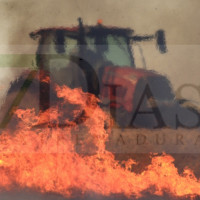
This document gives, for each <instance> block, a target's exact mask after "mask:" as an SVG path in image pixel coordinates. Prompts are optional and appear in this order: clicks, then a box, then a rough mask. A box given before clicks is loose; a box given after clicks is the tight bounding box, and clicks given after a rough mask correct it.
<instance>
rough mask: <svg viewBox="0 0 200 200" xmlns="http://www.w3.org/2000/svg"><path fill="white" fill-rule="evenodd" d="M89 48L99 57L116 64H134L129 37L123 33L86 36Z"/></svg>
mask: <svg viewBox="0 0 200 200" xmlns="http://www.w3.org/2000/svg"><path fill="white" fill-rule="evenodd" d="M86 44H87V49H88V50H90V51H92V52H94V53H95V55H96V57H97V59H98V58H99V60H102V61H103V62H104V63H109V65H114V66H121V67H123V66H132V57H131V56H132V55H131V52H130V50H129V46H128V44H127V38H126V37H124V36H121V35H116V34H115V35H113V34H112V35H111V34H102V35H92V36H91V35H90V36H87V37H86Z"/></svg>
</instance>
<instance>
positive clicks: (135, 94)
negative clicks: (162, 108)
mask: <svg viewBox="0 0 200 200" xmlns="http://www.w3.org/2000/svg"><path fill="white" fill-rule="evenodd" d="M146 87H148V88H149V89H150V91H151V93H152V94H153V97H154V98H155V99H156V100H157V101H159V100H162V101H164V100H167V101H169V100H173V99H174V94H173V91H172V89H171V85H170V82H169V81H168V80H167V79H166V78H165V77H164V76H162V75H160V74H158V73H156V72H154V71H150V70H144V69H135V68H132V67H117V66H116V67H113V66H108V67H105V70H104V73H103V76H102V85H101V92H100V96H101V99H102V102H103V103H104V104H108V103H109V104H110V106H111V107H124V108H125V109H126V110H127V111H129V112H131V111H132V110H133V108H134V105H136V104H137V103H138V101H139V100H140V98H141V96H142V94H143V93H144V91H145V88H146Z"/></svg>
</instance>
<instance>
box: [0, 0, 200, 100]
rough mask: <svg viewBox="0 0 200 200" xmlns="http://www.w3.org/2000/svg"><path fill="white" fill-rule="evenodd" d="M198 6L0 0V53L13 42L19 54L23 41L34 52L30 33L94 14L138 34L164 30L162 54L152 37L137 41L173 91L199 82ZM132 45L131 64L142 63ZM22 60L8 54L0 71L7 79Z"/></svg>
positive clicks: (195, 0) (151, 1)
mask: <svg viewBox="0 0 200 200" xmlns="http://www.w3.org/2000/svg"><path fill="white" fill-rule="evenodd" d="M199 7H200V1H199V0H176V1H173V0H168V1H166V0H124V1H120V0H101V1H100V0H84V1H83V0H57V1H54V0H42V1H39V0H34V1H33V0H19V1H16V0H15V1H13V0H0V24H1V31H0V42H1V43H0V52H1V54H7V53H9V54H10V53H12V50H13V48H14V47H13V45H15V46H16V45H18V47H17V49H18V50H17V51H16V52H17V53H18V54H20V52H24V51H23V48H24V46H23V45H34V46H33V48H32V50H31V51H32V53H34V52H35V51H36V48H37V41H34V40H32V39H31V38H30V37H29V33H30V32H32V31H34V30H37V29H40V28H46V27H61V26H62V27H71V26H76V25H77V24H78V22H77V18H78V17H82V19H83V23H85V24H88V25H95V24H96V22H97V20H98V19H102V20H103V24H105V25H108V26H119V27H130V28H132V29H134V31H135V33H136V34H141V35H145V34H155V32H156V31H157V30H158V29H164V30H165V33H166V41H167V48H168V53H167V54H164V55H160V54H159V52H158V51H157V50H156V48H155V41H152V42H149V43H142V44H141V46H142V48H143V54H144V57H145V61H146V65H147V69H152V70H155V71H157V72H159V73H161V74H164V75H166V76H167V77H168V78H169V79H170V81H171V83H172V85H173V88H174V90H175V91H176V90H177V89H178V88H179V87H180V86H181V85H183V84H185V83H191V84H195V85H199V84H200V83H199V75H198V74H199V71H200V70H199V64H200V57H199V53H198V52H199V50H200V48H199V44H200V27H199V26H198V21H199V19H200V12H199ZM20 45H22V46H20ZM133 50H134V53H135V54H134V55H135V59H136V61H137V62H136V65H137V66H138V67H140V68H142V67H143V63H142V62H141V58H140V57H141V55H140V53H138V46H137V45H136V46H134V47H133ZM16 52H15V53H16ZM23 62H25V61H24V57H20V56H19V58H17V59H13V58H12V57H7V58H6V61H4V60H2V59H1V58H0V66H1V68H2V67H8V68H10V70H4V71H6V73H7V74H6V73H5V76H8V77H9V76H10V77H12V78H13V75H12V74H15V71H16V70H14V69H13V68H12V67H14V68H16V67H20V66H22V65H23ZM31 62H33V61H32V60H31V59H30V60H29V59H27V60H26V62H25V63H28V65H27V67H29V66H31ZM137 63H138V64H137ZM24 65H26V64H24ZM2 71H3V70H2ZM8 71H10V74H8ZM12 78H11V79H12ZM9 81H10V80H9V78H8V81H7V82H8V83H9ZM0 82H1V80H0ZM4 84H6V83H5V82H4ZM185 95H186V97H188V98H192V99H195V100H197V101H199V102H200V99H199V95H198V93H197V91H194V92H191V90H190V89H187V91H185Z"/></svg>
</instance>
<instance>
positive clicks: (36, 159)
mask: <svg viewBox="0 0 200 200" xmlns="http://www.w3.org/2000/svg"><path fill="white" fill-rule="evenodd" d="M56 91H57V96H58V97H59V98H61V99H63V102H62V103H61V104H60V105H59V106H57V107H53V108H50V110H48V111H47V112H44V113H42V114H41V115H40V116H37V115H36V114H35V111H34V109H27V110H21V109H19V110H17V111H16V113H15V115H16V116H17V117H18V119H19V120H18V121H19V122H18V124H17V127H16V130H15V131H14V132H11V131H10V130H4V132H3V133H2V134H1V135H0V144H1V145H0V189H1V190H5V189H6V190H11V189H12V188H13V187H14V186H16V184H17V185H18V186H19V187H20V188H26V187H29V188H33V189H37V190H38V191H40V192H55V193H59V194H61V195H63V196H66V197H70V196H71V195H72V193H73V192H72V191H73V189H79V190H81V191H82V193H85V192H88V191H94V192H95V193H98V194H101V195H105V196H109V195H111V194H123V195H125V196H127V197H128V198H133V197H134V198H139V197H141V195H142V193H143V192H144V191H148V192H150V193H152V194H155V195H163V194H164V193H165V192H167V193H169V194H170V195H172V196H177V197H182V196H190V197H192V196H194V195H200V181H199V180H197V178H196V177H195V176H194V174H193V172H192V171H191V170H189V169H185V171H184V173H183V174H181V175H180V174H179V173H178V170H177V168H176V167H175V166H174V164H173V161H174V159H173V157H172V156H170V155H166V154H163V155H162V156H155V155H154V156H152V162H151V164H150V165H149V166H148V167H147V168H146V170H145V171H143V172H142V173H140V174H136V173H135V172H133V171H132V170H131V166H132V165H133V164H135V162H134V161H133V160H131V159H130V160H128V161H125V162H124V164H125V167H122V165H121V164H120V163H119V162H118V161H116V160H115V158H114V155H113V154H112V153H111V152H108V151H107V150H106V147H105V142H106V141H107V140H108V134H109V129H106V130H105V128H104V127H105V121H108V120H109V116H108V115H107V114H105V113H104V112H103V111H102V109H101V108H100V107H99V106H98V105H97V102H98V100H97V99H96V98H95V97H94V96H93V95H91V94H86V93H83V92H82V91H81V90H80V89H73V90H72V89H69V88H68V87H66V86H62V87H58V86H57V87H56ZM67 104H75V105H77V108H76V109H75V110H74V113H73V114H74V115H75V116H76V117H77V116H81V118H84V120H82V121H81V123H79V124H78V125H77V124H76V123H75V122H73V120H70V118H68V115H67V114H68V111H69V110H70V106H66V105H67ZM64 106H65V107H64ZM83 111H84V115H80V113H81V112H83ZM49 113H50V115H51V116H50V119H51V121H50V122H49V121H48V119H49V117H47V115H49ZM63 117H65V119H64V120H63V121H62V123H65V124H67V126H62V127H61V126H59V125H58V124H59V123H60V121H59V119H61V118H63ZM52 123H54V124H57V126H54V127H53V128H52V126H51V124H52ZM38 124H43V125H44V124H45V125H44V126H43V127H42V128H41V127H40V126H38ZM82 130H84V131H85V134H86V136H87V137H85V139H84V140H83V143H82V145H83V149H82V150H83V152H86V153H85V154H78V153H77V150H76V145H75V143H74V141H73V135H74V133H79V132H80V131H82ZM91 152H92V153H91ZM87 153H88V154H89V155H88V154H87Z"/></svg>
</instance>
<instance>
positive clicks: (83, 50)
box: [1, 18, 200, 128]
mask: <svg viewBox="0 0 200 200" xmlns="http://www.w3.org/2000/svg"><path fill="white" fill-rule="evenodd" d="M78 22H79V25H78V26H76V27H71V28H63V27H58V28H46V29H40V30H37V31H34V32H32V33H30V37H31V38H32V39H34V40H37V39H39V45H38V49H37V52H36V62H37V67H38V70H39V71H40V72H41V74H46V75H48V76H49V77H50V78H51V79H52V80H54V82H55V83H56V84H58V85H67V86H69V87H70V88H81V89H82V90H83V91H84V92H88V93H92V94H94V95H95V96H96V97H98V98H99V99H100V103H99V104H100V106H101V107H102V108H103V109H105V110H107V111H109V112H110V113H111V116H112V117H113V119H114V121H115V122H116V126H119V127H122V128H127V127H128V128H129V127H135V128H141V127H144V128H162V127H165V126H167V127H172V128H177V127H179V126H182V127H187V128H193V127H196V126H199V123H200V122H199V114H198V112H196V110H194V109H191V108H184V107H182V106H181V105H180V103H179V102H178V101H177V100H176V98H175V95H174V92H173V90H172V87H171V84H170V82H169V80H168V79H167V78H166V77H165V76H163V75H161V74H159V73H157V72H155V71H151V70H146V69H139V68H136V66H135V62H134V56H133V55H134V54H133V53H134V52H133V50H132V48H131V46H132V45H134V44H135V43H138V42H142V41H150V40H155V41H156V47H157V49H158V50H159V51H160V53H162V54H163V53H166V52H167V47H166V42H165V32H164V31H163V30H158V31H157V32H156V33H155V34H154V35H144V36H140V35H136V34H134V31H133V30H131V29H129V28H119V27H109V26H104V25H103V23H102V20H98V23H97V25H95V26H87V25H83V22H82V19H81V18H79V19H78ZM30 77H32V76H31V75H30ZM30 77H29V79H31V78H30ZM18 82H20V81H19V80H18ZM22 82H24V80H23V78H22ZM27 84H28V85H30V81H29V82H28V83H26V84H22V83H21V85H22V88H23V86H24V87H25V88H26V87H27ZM14 85H15V87H16V83H15V84H14ZM39 88H40V94H39V97H40V98H39V105H40V106H39V109H40V111H45V110H47V109H48V108H49V107H50V106H51V105H50V104H51V102H53V100H52V98H54V97H52V96H54V95H53V94H52V93H51V92H50V91H51V86H50V85H49V84H44V83H43V82H42V81H40V83H39ZM10 90H11V91H12V86H11V89H10ZM22 96H23V95H22ZM19 99H20V98H18V101H19ZM15 104H17V103H15ZM10 111H12V108H11V109H10V110H9V111H8V113H12V112H10ZM10 117H11V116H10V114H8V115H7V117H6V120H4V121H3V123H2V124H6V123H7V121H9V118H10ZM2 124H1V126H2ZM3 126H4V125H3Z"/></svg>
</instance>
